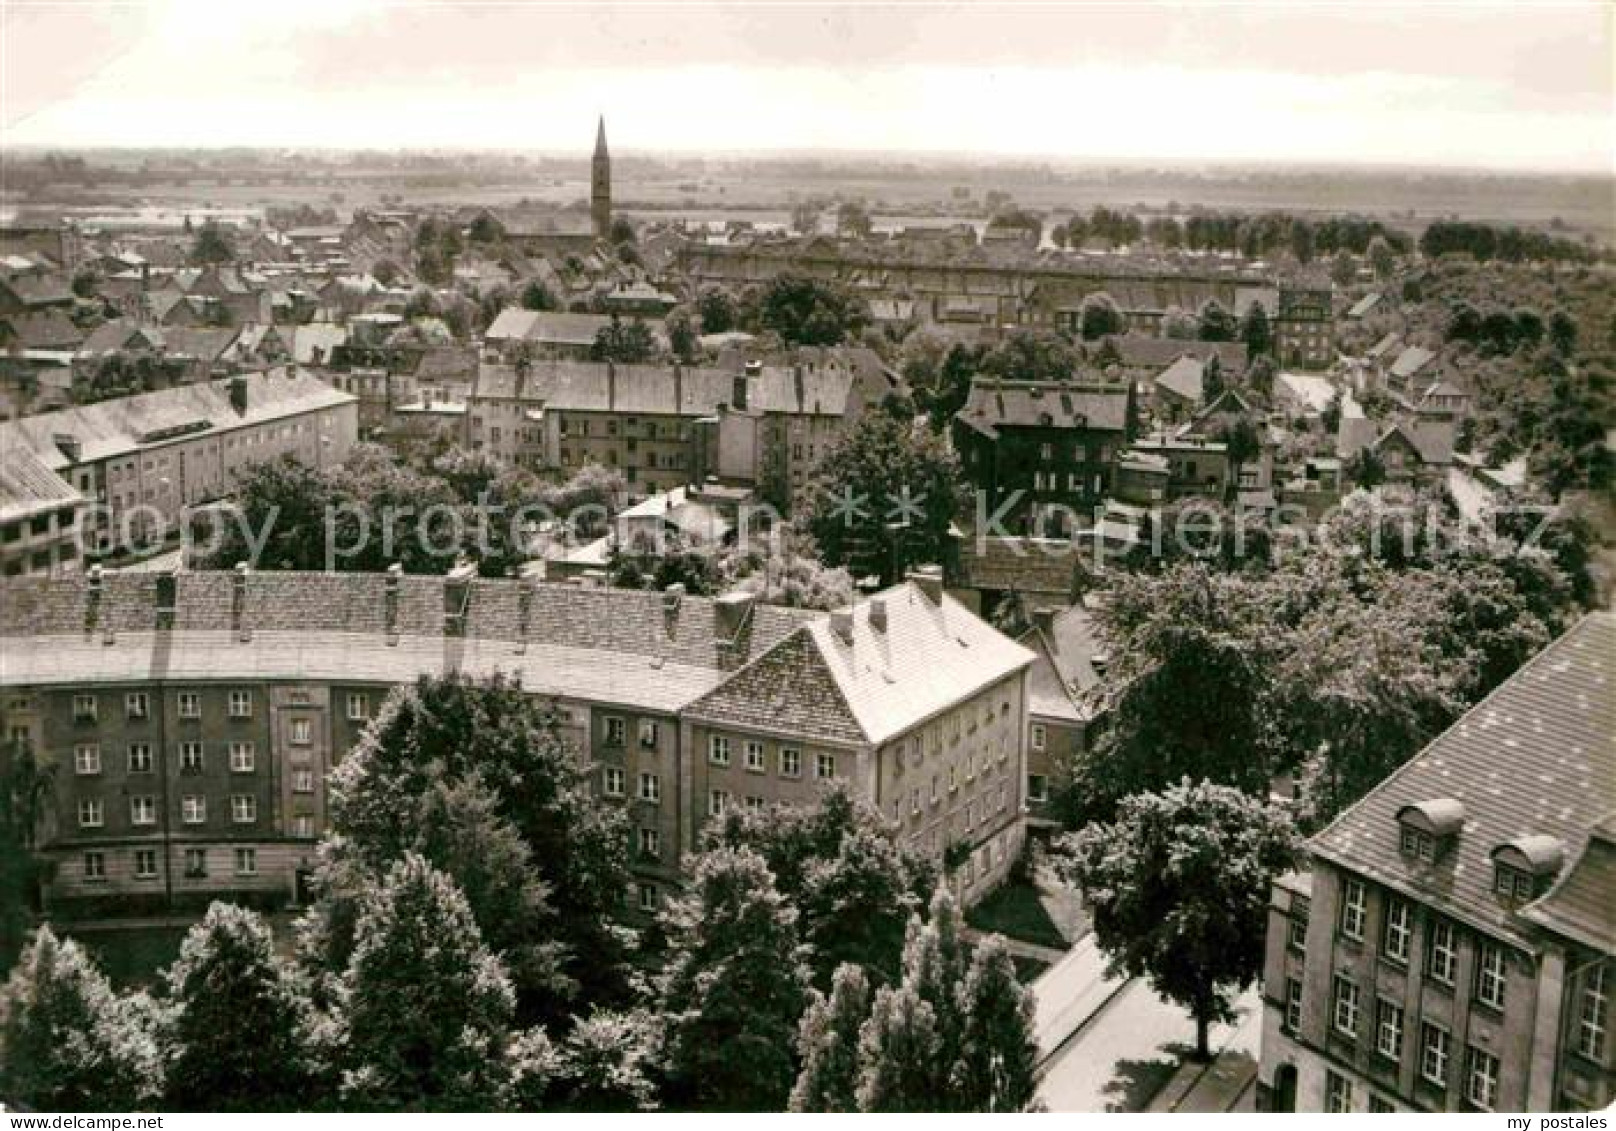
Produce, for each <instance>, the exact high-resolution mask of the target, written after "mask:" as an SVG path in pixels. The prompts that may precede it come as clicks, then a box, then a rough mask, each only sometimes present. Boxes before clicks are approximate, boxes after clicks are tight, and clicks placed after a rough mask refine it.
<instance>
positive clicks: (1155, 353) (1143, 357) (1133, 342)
mask: <svg viewBox="0 0 1616 1131" xmlns="http://www.w3.org/2000/svg"><path fill="white" fill-rule="evenodd" d="M1106 343H1109V344H1110V345H1111V346H1112V348H1114V349H1115V350H1116V351H1117V356H1118V357H1120V358H1121V359H1122V365H1123V367H1124V368H1126V369H1160V368H1162V367H1163V366H1167V365H1171V364H1172V363H1173V362H1174V361H1176V360H1178V359H1179V358H1180V357H1183V356H1184V355H1185V354H1189V355H1190V356H1191V357H1194V358H1196V359H1198V360H1200V361H1203V362H1204V361H1206V360H1207V359H1208V358H1210V357H1212V356H1213V355H1214V354H1215V355H1216V356H1217V359H1218V363H1219V364H1220V365H1222V366H1223V369H1224V372H1226V373H1227V372H1233V373H1241V372H1244V371H1245V368H1246V345H1245V343H1244V342H1203V341H1199V340H1193V341H1187V340H1184V339H1179V338H1154V337H1148V336H1146V335H1143V334H1113V335H1110V336H1109V337H1106V338H1104V339H1102V340H1101V345H1104V344H1106ZM1097 348H1098V347H1095V348H1094V349H1091V350H1090V353H1091V354H1092V353H1094V352H1096V350H1097Z"/></svg>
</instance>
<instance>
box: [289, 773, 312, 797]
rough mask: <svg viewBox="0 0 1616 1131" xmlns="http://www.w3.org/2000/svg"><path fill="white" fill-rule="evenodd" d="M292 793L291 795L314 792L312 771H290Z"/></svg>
mask: <svg viewBox="0 0 1616 1131" xmlns="http://www.w3.org/2000/svg"><path fill="white" fill-rule="evenodd" d="M292 792H293V793H313V792H314V771H313V770H293V771H292Z"/></svg>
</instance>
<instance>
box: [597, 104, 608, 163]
mask: <svg viewBox="0 0 1616 1131" xmlns="http://www.w3.org/2000/svg"><path fill="white" fill-rule="evenodd" d="M595 156H596V157H606V156H609V154H607V152H606V115H605V114H602V115H601V116H600V119H599V124H598V125H596V127H595Z"/></svg>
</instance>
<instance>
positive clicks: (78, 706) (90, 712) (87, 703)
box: [73, 695, 96, 722]
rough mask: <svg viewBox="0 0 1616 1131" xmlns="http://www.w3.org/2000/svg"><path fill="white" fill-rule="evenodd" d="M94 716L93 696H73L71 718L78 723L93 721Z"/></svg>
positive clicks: (94, 703) (94, 704)
mask: <svg viewBox="0 0 1616 1131" xmlns="http://www.w3.org/2000/svg"><path fill="white" fill-rule="evenodd" d="M95 715H96V702H95V696H94V695H75V696H73V717H74V718H75V719H77V720H79V721H80V722H86V721H90V720H93V719H94V718H95Z"/></svg>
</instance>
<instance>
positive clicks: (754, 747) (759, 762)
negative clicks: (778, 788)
mask: <svg viewBox="0 0 1616 1131" xmlns="http://www.w3.org/2000/svg"><path fill="white" fill-rule="evenodd" d="M745 758H746V768H747V769H749V770H751V771H752V772H753V773H755V774H761V773H762V772H763V743H761V742H759V741H758V740H757V739H755V738H753V739H748V740H747V742H746V748H745Z"/></svg>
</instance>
